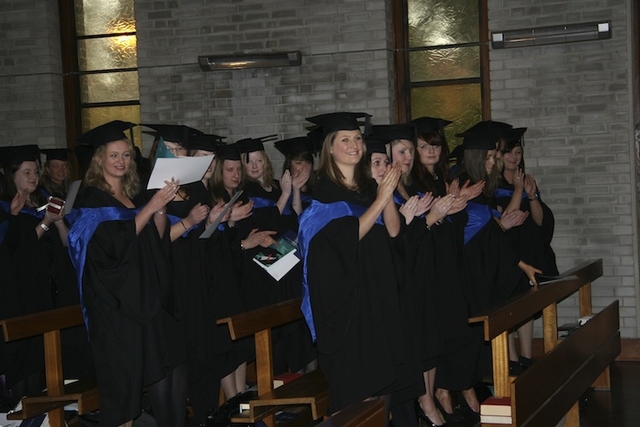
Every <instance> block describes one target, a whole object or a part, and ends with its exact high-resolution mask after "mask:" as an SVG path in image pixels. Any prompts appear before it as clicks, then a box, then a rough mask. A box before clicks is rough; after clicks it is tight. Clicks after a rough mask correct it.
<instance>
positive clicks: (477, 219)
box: [464, 202, 500, 245]
mask: <svg viewBox="0 0 640 427" xmlns="http://www.w3.org/2000/svg"><path fill="white" fill-rule="evenodd" d="M466 210H467V215H468V216H469V219H468V220H467V225H465V226H464V244H465V245H466V244H467V243H468V242H469V240H471V239H473V237H474V236H475V235H476V234H478V231H480V230H482V228H483V227H484V226H485V225H487V223H488V222H489V221H491V218H492V217H494V216H495V217H498V218H500V212H498V211H497V210H495V209H491V207H490V206H489V205H485V204H480V203H474V202H468V203H467V208H466Z"/></svg>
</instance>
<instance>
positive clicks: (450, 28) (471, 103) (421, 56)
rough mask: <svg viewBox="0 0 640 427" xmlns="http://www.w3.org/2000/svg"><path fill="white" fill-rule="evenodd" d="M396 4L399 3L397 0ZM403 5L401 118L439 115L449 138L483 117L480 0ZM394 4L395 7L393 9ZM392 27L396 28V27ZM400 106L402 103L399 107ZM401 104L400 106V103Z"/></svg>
mask: <svg viewBox="0 0 640 427" xmlns="http://www.w3.org/2000/svg"><path fill="white" fill-rule="evenodd" d="M397 1H398V2H399V4H405V2H403V1H402V0H397ZM399 9H401V10H404V14H405V15H406V16H404V18H405V19H404V31H405V33H404V34H405V37H404V40H406V42H405V43H406V45H405V46H400V50H401V51H402V52H403V55H400V56H401V57H402V58H403V61H404V69H405V73H404V75H400V76H399V78H404V79H405V82H404V84H403V85H400V87H402V88H406V90H407V93H406V96H405V97H404V98H401V99H406V100H407V101H406V105H404V109H405V112H406V117H405V119H407V120H410V119H412V118H416V117H421V116H432V117H442V118H445V119H447V120H452V121H453V122H454V123H453V124H452V125H451V126H448V127H447V132H448V133H451V135H447V136H449V138H448V140H449V142H450V144H452V145H457V144H458V143H459V141H458V140H457V139H456V138H454V137H453V135H454V134H455V133H459V132H460V131H462V130H464V129H465V128H467V127H469V126H470V125H472V124H473V123H475V122H477V121H478V120H481V119H482V117H483V114H482V108H483V105H486V104H483V99H482V94H483V93H488V91H487V90H483V87H484V86H487V85H488V76H485V75H483V64H482V61H483V55H482V53H483V49H486V43H485V44H483V43H482V40H481V37H480V34H481V31H480V28H481V23H482V21H481V20H482V19H484V18H483V17H484V16H486V14H483V13H482V11H486V0H407V1H406V8H404V9H403V8H402V7H400V8H399ZM399 9H396V10H399ZM396 31H397V29H396ZM401 107H402V106H401ZM401 109H402V108H401Z"/></svg>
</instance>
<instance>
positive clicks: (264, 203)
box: [249, 197, 293, 215]
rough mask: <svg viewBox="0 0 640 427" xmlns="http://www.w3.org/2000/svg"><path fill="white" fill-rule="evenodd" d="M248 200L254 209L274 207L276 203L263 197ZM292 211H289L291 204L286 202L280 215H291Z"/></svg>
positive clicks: (288, 201)
mask: <svg viewBox="0 0 640 427" xmlns="http://www.w3.org/2000/svg"><path fill="white" fill-rule="evenodd" d="M249 200H251V201H252V202H253V208H254V209H260V208H272V207H274V206H276V201H274V200H271V199H267V198H265V197H249ZM292 213H293V210H292V209H291V202H290V200H287V204H286V206H285V207H284V209H283V211H282V215H291V214H292Z"/></svg>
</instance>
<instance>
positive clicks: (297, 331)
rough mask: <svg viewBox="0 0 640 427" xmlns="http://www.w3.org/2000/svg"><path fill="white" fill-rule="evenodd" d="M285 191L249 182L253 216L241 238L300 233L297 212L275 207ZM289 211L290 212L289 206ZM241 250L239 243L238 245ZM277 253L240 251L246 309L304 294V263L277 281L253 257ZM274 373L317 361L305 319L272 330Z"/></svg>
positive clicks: (247, 190)
mask: <svg viewBox="0 0 640 427" xmlns="http://www.w3.org/2000/svg"><path fill="white" fill-rule="evenodd" d="M281 195H282V192H281V190H280V188H279V187H278V185H277V183H276V185H275V186H274V187H273V188H272V190H271V191H266V190H265V189H264V188H263V187H262V186H260V184H258V183H256V182H251V181H249V182H247V183H246V184H245V186H244V194H243V196H245V197H247V198H248V199H250V200H253V201H254V209H253V215H252V216H251V217H250V218H247V220H243V221H240V222H239V223H238V230H239V231H238V237H239V239H244V238H245V237H246V236H247V235H248V233H249V232H250V231H251V229H253V228H258V229H259V230H273V231H276V232H277V234H276V235H274V238H275V239H277V238H278V237H279V236H280V235H282V234H283V233H285V232H287V231H289V232H291V233H292V234H294V235H295V234H297V233H298V216H297V215H296V213H295V212H293V211H292V212H286V211H285V212H283V213H282V214H281V213H280V210H279V209H278V207H277V206H276V203H277V201H278V199H279V198H280V196H281ZM287 209H288V210H290V209H291V207H290V206H289V207H288V208H287ZM236 247H239V244H238V245H236ZM272 251H273V252H275V250H273V249H270V248H263V247H261V246H258V247H256V248H253V249H248V250H246V251H241V252H240V257H241V267H240V270H241V277H242V290H243V293H244V296H245V301H246V304H247V308H248V309H250V310H252V309H256V308H260V307H266V306H269V305H272V304H276V303H279V302H283V301H287V300H290V299H293V298H298V297H300V296H301V294H302V263H301V262H299V263H298V264H296V265H295V266H294V267H293V268H292V269H291V270H290V271H289V272H288V273H287V274H286V275H285V276H284V277H282V278H281V279H280V280H275V279H274V278H273V277H271V275H269V274H268V273H267V272H266V271H264V269H262V268H261V267H260V266H258V265H257V264H256V263H255V261H254V260H253V257H254V256H256V255H257V254H258V253H261V252H262V253H269V252H272ZM272 333H273V337H272V342H273V346H274V350H273V356H274V363H273V365H274V372H275V373H276V374H279V373H283V372H286V371H291V372H296V371H299V370H301V369H303V368H304V367H305V366H306V365H307V364H308V363H309V362H311V361H313V360H314V359H316V357H317V355H316V352H315V347H314V345H313V343H312V342H311V339H310V334H309V330H308V328H307V326H306V323H304V321H303V320H299V321H296V322H292V323H289V324H287V325H284V326H281V327H278V328H275V329H274V330H273V332H272Z"/></svg>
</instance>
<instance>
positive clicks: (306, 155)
mask: <svg viewBox="0 0 640 427" xmlns="http://www.w3.org/2000/svg"><path fill="white" fill-rule="evenodd" d="M294 160H302V161H303V162H308V163H311V174H310V175H309V180H308V181H307V183H306V184H305V185H304V192H305V193H312V192H313V184H314V182H315V180H316V172H315V170H314V169H313V160H314V159H313V154H311V153H310V152H309V151H296V152H293V153H288V154H287V155H286V156H285V158H284V164H283V165H282V173H284V172H285V171H287V170H288V171H289V172H291V163H292V162H293V161H294Z"/></svg>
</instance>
